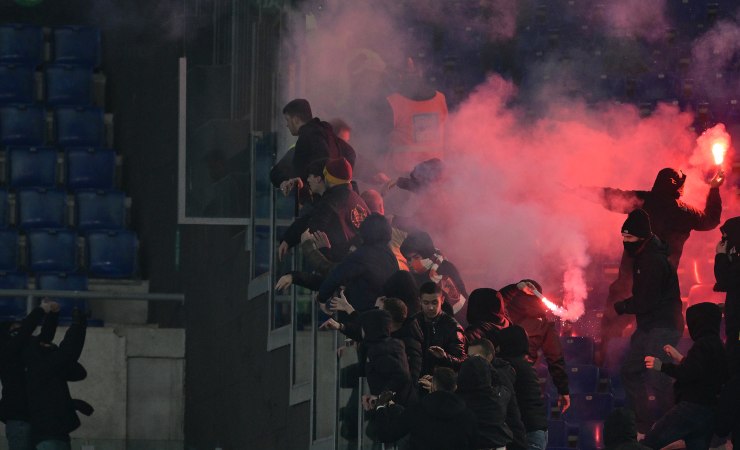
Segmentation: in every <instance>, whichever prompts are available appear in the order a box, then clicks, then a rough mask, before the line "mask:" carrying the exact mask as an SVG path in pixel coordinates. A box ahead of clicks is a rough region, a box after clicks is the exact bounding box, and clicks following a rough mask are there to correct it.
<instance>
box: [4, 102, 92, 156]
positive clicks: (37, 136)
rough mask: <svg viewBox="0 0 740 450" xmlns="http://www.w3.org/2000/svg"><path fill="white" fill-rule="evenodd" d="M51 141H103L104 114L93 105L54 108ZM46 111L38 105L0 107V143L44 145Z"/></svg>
mask: <svg viewBox="0 0 740 450" xmlns="http://www.w3.org/2000/svg"><path fill="white" fill-rule="evenodd" d="M53 119H54V138H53V139H54V141H55V142H56V144H57V145H58V146H60V147H77V146H103V145H105V117H104V114H103V110H102V109H100V108H96V107H59V108H56V109H55V110H54V114H53ZM45 141H46V113H45V110H44V109H43V108H42V107H41V106H38V105H6V106H3V107H0V145H1V146H12V145H29V146H34V145H44V143H45Z"/></svg>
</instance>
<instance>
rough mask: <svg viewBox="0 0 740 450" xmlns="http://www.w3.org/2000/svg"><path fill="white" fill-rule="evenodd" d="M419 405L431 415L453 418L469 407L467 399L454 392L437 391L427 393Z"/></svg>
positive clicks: (440, 417)
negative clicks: (466, 402) (466, 403)
mask: <svg viewBox="0 0 740 450" xmlns="http://www.w3.org/2000/svg"><path fill="white" fill-rule="evenodd" d="M419 405H420V406H421V408H422V409H424V411H425V412H426V413H427V414H428V415H430V416H431V417H435V418H439V419H452V418H453V417H455V416H459V415H460V414H462V412H463V411H465V409H466V408H467V406H466V405H465V401H464V400H463V399H461V398H460V397H458V396H457V395H455V394H454V393H452V392H446V391H436V392H432V393H431V394H429V395H425V396H424V397H423V398H422V399H421V400H419Z"/></svg>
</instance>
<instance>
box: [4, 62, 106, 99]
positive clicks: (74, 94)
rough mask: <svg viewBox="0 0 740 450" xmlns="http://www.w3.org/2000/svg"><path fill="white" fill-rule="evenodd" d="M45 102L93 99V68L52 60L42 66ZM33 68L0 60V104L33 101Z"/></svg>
mask: <svg viewBox="0 0 740 450" xmlns="http://www.w3.org/2000/svg"><path fill="white" fill-rule="evenodd" d="M43 80H44V103H45V104H46V105H48V106H69V105H72V106H85V105H90V104H92V102H93V71H92V69H90V68H88V67H84V66H72V65H66V64H55V65H51V66H47V67H46V68H45V69H44V77H43ZM36 97H37V95H36V69H35V68H34V67H32V66H22V65H16V64H0V104H10V103H22V104H23V103H33V102H35V101H36Z"/></svg>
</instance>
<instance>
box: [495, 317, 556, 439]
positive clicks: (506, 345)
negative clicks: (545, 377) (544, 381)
mask: <svg viewBox="0 0 740 450" xmlns="http://www.w3.org/2000/svg"><path fill="white" fill-rule="evenodd" d="M498 339H499V342H498V343H499V346H500V351H499V352H498V356H500V357H501V358H503V359H504V360H506V361H508V362H509V364H511V366H512V367H513V368H514V370H515V371H516V382H515V384H514V392H515V393H516V399H517V403H518V404H519V411H520V413H521V417H522V422H524V427H525V428H526V430H527V432H531V431H537V430H546V429H547V411H546V409H545V401H544V400H543V398H542V389H541V388H540V384H539V381H538V377H537V372H536V371H535V370H534V367H533V366H532V364H530V363H529V361H528V360H527V351H528V349H529V341H528V339H527V333H526V332H525V331H524V328H522V327H520V326H518V325H512V326H510V327H508V328H505V329H503V330H501V332H500V333H499V336H498Z"/></svg>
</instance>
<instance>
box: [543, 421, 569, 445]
mask: <svg viewBox="0 0 740 450" xmlns="http://www.w3.org/2000/svg"><path fill="white" fill-rule="evenodd" d="M567 446H568V429H567V427H566V425H565V422H564V421H562V420H548V421H547V447H548V448H550V447H567Z"/></svg>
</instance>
